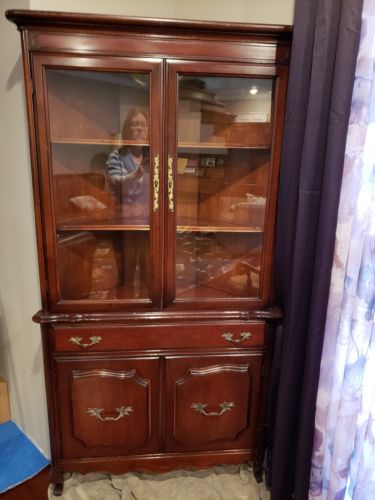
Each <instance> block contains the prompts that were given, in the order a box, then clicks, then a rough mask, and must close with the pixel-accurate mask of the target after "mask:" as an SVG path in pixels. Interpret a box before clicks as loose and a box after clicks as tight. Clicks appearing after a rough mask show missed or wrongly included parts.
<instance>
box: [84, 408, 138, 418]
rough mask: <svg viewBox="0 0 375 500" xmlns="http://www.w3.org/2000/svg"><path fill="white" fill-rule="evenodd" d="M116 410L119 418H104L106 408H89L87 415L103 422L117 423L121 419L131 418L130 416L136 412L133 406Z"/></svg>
mask: <svg viewBox="0 0 375 500" xmlns="http://www.w3.org/2000/svg"><path fill="white" fill-rule="evenodd" d="M115 410H116V411H117V413H118V415H117V417H102V413H103V411H104V408H87V413H88V414H89V415H90V416H91V417H95V418H97V419H98V420H100V421H101V422H107V421H109V420H111V421H114V422H116V421H117V420H120V419H121V418H124V417H127V416H129V414H130V413H131V412H133V411H134V410H133V408H132V407H131V406H120V408H115Z"/></svg>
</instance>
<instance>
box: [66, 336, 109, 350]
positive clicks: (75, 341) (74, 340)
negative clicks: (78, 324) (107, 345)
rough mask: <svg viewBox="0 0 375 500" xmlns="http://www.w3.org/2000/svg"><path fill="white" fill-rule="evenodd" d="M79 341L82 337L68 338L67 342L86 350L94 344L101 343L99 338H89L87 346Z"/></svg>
mask: <svg viewBox="0 0 375 500" xmlns="http://www.w3.org/2000/svg"><path fill="white" fill-rule="evenodd" d="M81 340H82V337H70V339H69V342H71V343H72V344H74V345H78V346H79V347H82V348H86V347H91V346H93V345H95V344H99V343H100V342H101V341H102V337H99V336H93V337H89V340H91V342H90V343H89V344H85V343H81Z"/></svg>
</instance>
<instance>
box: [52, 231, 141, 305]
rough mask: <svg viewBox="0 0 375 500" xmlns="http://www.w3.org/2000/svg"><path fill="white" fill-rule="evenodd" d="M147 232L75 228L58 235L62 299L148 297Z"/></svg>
mask: <svg viewBox="0 0 375 500" xmlns="http://www.w3.org/2000/svg"><path fill="white" fill-rule="evenodd" d="M149 245H150V241H149V232H148V231H124V232H122V231H74V232H61V233H59V234H58V237H57V261H58V273H59V288H60V297H61V299H63V300H116V299H117V300H119V299H123V300H124V299H129V300H131V299H147V298H149V296H150V291H149V281H148V277H149V267H150V252H149Z"/></svg>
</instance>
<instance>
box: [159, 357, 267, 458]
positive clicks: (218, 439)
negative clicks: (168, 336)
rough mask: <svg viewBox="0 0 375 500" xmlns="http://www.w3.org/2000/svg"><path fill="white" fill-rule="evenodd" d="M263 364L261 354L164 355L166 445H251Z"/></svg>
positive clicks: (183, 447) (184, 447) (206, 448)
mask: <svg viewBox="0 0 375 500" xmlns="http://www.w3.org/2000/svg"><path fill="white" fill-rule="evenodd" d="M261 366H262V355H261V354H256V355H253V356H242V355H238V356H236V355H229V356H200V357H193V356H190V357H187V356H186V357H185V356H181V357H169V358H167V361H166V403H167V404H166V412H167V414H166V449H167V451H169V452H178V451H184V450H185V451H186V450H189V451H210V450H225V449H249V448H253V447H255V445H256V427H257V425H256V422H257V419H258V412H259V408H258V406H259V396H260V394H259V391H260V374H261Z"/></svg>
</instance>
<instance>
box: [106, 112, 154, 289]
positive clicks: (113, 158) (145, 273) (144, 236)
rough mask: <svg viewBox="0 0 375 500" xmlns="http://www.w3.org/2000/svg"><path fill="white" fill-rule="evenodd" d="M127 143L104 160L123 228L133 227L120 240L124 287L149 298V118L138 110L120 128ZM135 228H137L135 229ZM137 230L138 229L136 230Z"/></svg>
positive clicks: (129, 114)
mask: <svg viewBox="0 0 375 500" xmlns="http://www.w3.org/2000/svg"><path fill="white" fill-rule="evenodd" d="M122 139H123V142H125V143H126V144H125V145H123V146H121V147H119V148H116V149H114V150H113V151H111V153H110V154H109V156H108V159H107V180H108V183H109V185H110V187H111V190H112V192H113V193H114V195H115V197H116V200H117V202H119V203H120V205H121V209H122V216H123V221H124V223H125V225H127V224H129V225H131V226H135V228H134V230H127V231H125V232H124V237H123V248H122V254H123V282H124V283H123V284H124V292H125V293H126V294H130V298H137V297H148V296H149V290H148V281H149V258H150V257H149V256H150V249H149V247H150V240H149V231H144V230H142V229H141V227H142V226H144V225H148V224H149V206H150V168H149V148H148V146H147V142H148V139H149V117H148V113H147V112H146V111H144V110H142V109H140V108H133V109H131V110H130V111H129V112H128V114H127V116H126V119H125V122H124V126H123V129H122ZM137 226H139V227H138V228H137ZM137 229H138V230H137Z"/></svg>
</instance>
